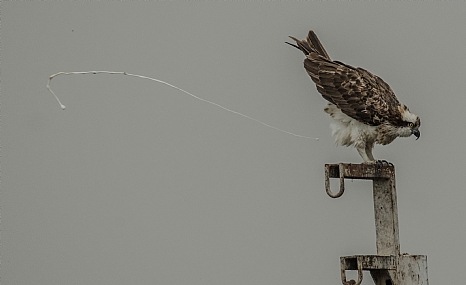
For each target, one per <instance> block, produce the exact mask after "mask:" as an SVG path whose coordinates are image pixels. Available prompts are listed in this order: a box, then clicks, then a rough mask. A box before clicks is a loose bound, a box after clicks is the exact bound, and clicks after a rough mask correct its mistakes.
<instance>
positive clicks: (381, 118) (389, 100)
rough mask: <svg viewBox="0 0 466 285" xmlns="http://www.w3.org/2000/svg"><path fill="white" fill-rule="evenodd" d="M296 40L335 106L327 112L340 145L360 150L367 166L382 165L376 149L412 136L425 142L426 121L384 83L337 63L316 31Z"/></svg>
mask: <svg viewBox="0 0 466 285" xmlns="http://www.w3.org/2000/svg"><path fill="white" fill-rule="evenodd" d="M290 38H292V39H293V40H294V41H296V45H295V44H291V43H288V42H287V44H289V45H292V46H294V47H296V48H298V49H300V50H301V51H302V52H303V53H304V54H305V55H306V59H305V60H304V68H305V69H306V71H307V73H308V74H309V76H311V78H312V81H314V83H315V84H316V86H317V90H318V91H319V93H320V94H322V97H324V99H326V100H327V101H328V102H329V103H328V104H327V107H326V108H325V109H324V111H325V112H326V113H328V114H329V115H330V116H331V117H332V118H333V119H334V120H333V122H332V124H331V129H332V135H333V136H335V143H336V144H338V145H343V146H354V147H355V148H356V149H357V150H358V152H359V154H360V155H361V157H362V159H363V160H364V163H376V160H375V159H374V156H373V155H372V149H373V148H374V144H375V143H378V144H382V145H386V144H389V143H391V142H392V141H393V140H394V139H396V138H397V137H409V136H411V135H415V136H416V138H417V139H419V137H420V135H421V133H420V132H419V126H420V125H421V120H420V119H419V117H418V116H417V115H415V114H413V113H411V112H410V111H409V109H408V107H406V106H405V105H403V104H401V103H400V102H399V101H398V99H397V98H396V96H395V93H393V91H392V89H391V88H390V86H389V85H388V84H387V83H386V82H385V81H383V80H382V79H381V78H380V77H378V76H376V75H374V74H372V73H370V72H369V71H367V70H365V69H362V68H360V67H353V66H351V65H348V64H345V63H343V62H340V61H334V60H331V59H330V57H329V56H328V54H327V52H326V51H325V49H324V47H323V46H322V44H321V43H320V41H319V39H318V38H317V35H316V34H315V33H314V32H313V31H309V34H308V36H307V39H306V40H302V41H301V40H298V39H296V38H294V37H290ZM383 162H385V161H383Z"/></svg>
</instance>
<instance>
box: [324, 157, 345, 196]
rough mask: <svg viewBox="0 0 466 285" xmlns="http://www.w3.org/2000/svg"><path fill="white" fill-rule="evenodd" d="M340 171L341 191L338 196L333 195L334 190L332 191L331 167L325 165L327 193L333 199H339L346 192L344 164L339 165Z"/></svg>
mask: <svg viewBox="0 0 466 285" xmlns="http://www.w3.org/2000/svg"><path fill="white" fill-rule="evenodd" d="M338 170H339V171H338V172H339V174H340V191H339V192H338V193H337V194H333V193H332V190H330V165H328V164H327V165H325V191H327V195H329V196H330V197H332V198H339V197H340V196H341V195H343V193H344V192H345V173H344V172H345V168H344V165H343V164H342V163H340V164H339V165H338Z"/></svg>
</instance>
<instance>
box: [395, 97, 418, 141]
mask: <svg viewBox="0 0 466 285" xmlns="http://www.w3.org/2000/svg"><path fill="white" fill-rule="evenodd" d="M398 108H399V110H400V113H401V119H402V124H401V126H400V128H399V130H398V135H399V136H400V137H409V136H411V135H414V136H415V137H416V140H418V139H419V137H420V136H421V132H420V131H419V127H420V126H421V119H420V118H419V116H418V115H415V114H413V113H411V112H410V111H409V109H408V107H406V106H405V105H401V106H399V107H398Z"/></svg>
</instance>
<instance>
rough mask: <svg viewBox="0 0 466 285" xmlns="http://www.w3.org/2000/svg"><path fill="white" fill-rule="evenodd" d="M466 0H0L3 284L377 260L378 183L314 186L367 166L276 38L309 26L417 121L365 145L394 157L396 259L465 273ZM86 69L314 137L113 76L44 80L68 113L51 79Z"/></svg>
mask: <svg viewBox="0 0 466 285" xmlns="http://www.w3.org/2000/svg"><path fill="white" fill-rule="evenodd" d="M465 5H466V4H465V3H464V2H412V1H410V2H400V1H390V2H380V1H378V2H321V1H316V2H305V1H299V2H294V1H280V2H268V1H260V2H255V1H254V2H244V1H240V2H229V1H226V2H224V1H218V2H198V1H189V2H185V1H179V2H171V1H170V2H168V1H167V2H84V1H77V2H43V1H40V2H39V1H37V2H3V3H2V23H1V36H2V43H1V45H2V49H1V63H2V66H1V67H2V69H1V75H2V76H1V80H2V97H1V117H2V122H1V123H2V125H1V137H0V140H1V141H0V143H1V149H2V153H1V158H2V161H1V168H2V174H1V175H2V177H1V180H2V181H1V182H2V200H1V208H2V237H1V238H2V248H1V251H2V272H1V275H2V281H3V283H4V284H35V285H37V284H47V285H55V284H57V285H58V284H112V285H117V284H176V285H179V284H189V285H194V284H211V285H216V284H231V285H237V284H242V285H243V284H244V285H246V284H268V285H269V284H277V285H278V284H280V285H282V284H340V273H339V257H340V256H344V255H352V254H375V233H374V221H373V208H372V207H373V205H372V195H371V183H370V182H361V181H354V182H351V181H348V182H347V192H346V193H345V195H344V196H343V197H341V198H340V199H331V198H329V197H328V196H327V195H326V194H325V190H324V171H323V169H324V164H325V163H337V162H354V163H359V162H361V159H360V157H359V155H358V154H357V151H356V150H354V149H351V148H345V147H335V146H334V145H333V139H332V137H331V135H330V130H329V122H330V118H329V117H328V115H326V114H325V113H324V112H323V107H324V106H325V100H324V99H323V98H322V97H321V96H320V95H319V94H318V93H317V91H316V89H315V86H314V84H313V83H312V81H311V80H310V78H309V77H308V75H307V74H306V72H305V71H304V69H303V66H302V61H303V58H304V56H303V55H302V54H301V53H300V52H299V51H298V50H295V49H293V48H291V47H290V46H288V45H285V44H284V42H285V41H287V40H288V38H287V37H288V36H289V35H292V36H295V37H297V38H304V37H305V36H306V34H307V32H308V30H310V29H313V30H315V32H316V33H317V35H318V36H319V37H320V39H321V41H322V43H323V44H324V46H325V47H326V49H327V51H328V53H329V54H330V56H331V57H332V58H333V59H336V60H340V61H343V62H345V63H348V64H351V65H355V66H361V67H364V68H366V69H368V70H369V71H371V72H373V73H374V74H377V75H379V76H381V77H382V78H383V79H384V80H385V81H387V82H388V83H389V84H390V85H391V87H392V89H393V90H394V91H395V93H396V94H397V96H398V98H399V100H400V101H401V102H403V103H404V104H406V105H408V106H409V108H410V109H411V111H412V112H414V113H415V114H417V115H419V116H420V117H421V120H422V126H421V132H422V137H421V138H420V139H419V140H418V141H416V140H415V139H414V138H413V137H411V138H407V139H397V140H396V141H395V142H394V143H392V144H391V145H389V146H385V147H381V146H377V147H376V149H375V151H374V155H375V156H376V158H379V159H387V160H389V161H391V162H393V163H394V164H395V166H396V169H397V177H396V178H397V188H398V209H399V222H400V241H401V250H402V252H408V253H410V254H425V255H428V265H429V272H428V273H429V279H430V283H431V284H440V283H443V284H462V283H463V281H464V280H463V278H462V276H461V273H462V272H463V270H464V264H463V260H464V256H465V255H466V246H464V241H465V240H466V227H465V217H466V207H465V206H464V203H465V200H466V191H464V183H463V182H462V181H461V178H462V177H463V176H464V169H465V166H464V165H465V162H466V153H465V151H464V145H465V134H464V130H465V127H464V118H463V113H464V112H463V110H464V106H465V104H466V99H465V98H466V97H465V96H466V95H465V94H464V82H465V72H464V66H466V57H465V56H464V47H465V45H466V29H465V19H466V7H465ZM87 70H113V71H126V72H131V73H136V74H142V75H146V76H150V77H155V78H158V79H161V80H165V81H167V82H169V83H171V84H174V85H177V86H178V87H180V88H183V89H185V90H187V91H189V92H192V93H193V94H195V95H197V96H199V97H202V98H204V99H207V100H211V101H214V102H215V103H218V104H221V105H223V106H225V107H227V108H230V109H233V110H235V111H238V112H242V113H244V114H246V115H248V116H251V117H254V118H256V119H259V120H261V121H264V122H266V123H268V124H271V125H274V126H276V127H279V128H282V129H285V130H287V131H290V132H294V133H298V134H302V135H307V136H313V137H318V138H320V140H319V141H313V140H306V139H301V138H296V137H293V136H290V135H286V134H284V133H281V132H278V131H276V130H273V129H270V128H267V127H264V126H263V125H260V124H258V123H256V122H253V121H250V120H247V119H245V118H243V117H241V116H238V115H235V114H232V113H228V112H226V111H224V110H222V109H220V108H218V107H215V106H212V105H209V104H206V103H204V102H201V101H198V100H195V99H193V98H191V97H189V96H187V95H186V94H183V93H181V92H179V91H177V90H174V89H172V88H169V87H167V86H165V85H162V84H158V83H155V82H151V81H147V80H142V79H138V78H130V77H126V76H122V75H72V76H60V77H57V78H55V79H54V80H53V81H52V87H53V89H54V91H55V92H56V93H57V95H58V96H59V97H60V98H61V100H62V101H63V103H64V104H65V105H66V106H67V109H66V110H65V111H62V110H61V109H60V108H59V106H58V104H57V103H56V102H55V99H54V98H53V96H52V95H51V94H50V93H49V92H48V91H47V90H46V88H45V85H46V83H47V78H48V76H50V75H51V74H53V73H56V72H59V71H87ZM333 186H336V183H334V184H333ZM353 276H355V275H353ZM365 278H366V280H365V282H364V284H371V283H372V281H371V280H370V276H369V275H366V276H365Z"/></svg>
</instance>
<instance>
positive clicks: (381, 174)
mask: <svg viewBox="0 0 466 285" xmlns="http://www.w3.org/2000/svg"><path fill="white" fill-rule="evenodd" d="M330 178H339V180H340V183H339V184H340V190H339V192H338V193H337V194H334V193H333V192H332V191H331V190H330ZM345 178H349V179H366V180H372V181H373V187H372V194H373V198H374V216H375V236H376V246H377V255H353V256H342V257H340V266H341V280H342V283H343V284H344V285H360V284H361V282H362V278H363V274H362V271H363V270H368V271H370V273H371V276H372V279H373V280H374V282H375V284H376V285H428V284H429V281H428V278H427V256H425V255H408V254H403V255H401V254H400V241H399V230H398V208H397V199H396V183H395V167H394V166H393V165H391V164H382V165H379V164H373V165H368V164H346V163H340V164H326V165H325V190H326V191H327V194H328V195H329V196H330V197H332V198H338V197H341V196H342V195H343V193H344V191H345V185H344V179H345ZM346 270H357V271H358V280H357V281H355V280H350V281H347V280H346Z"/></svg>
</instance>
